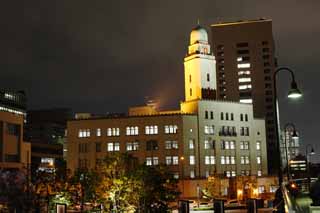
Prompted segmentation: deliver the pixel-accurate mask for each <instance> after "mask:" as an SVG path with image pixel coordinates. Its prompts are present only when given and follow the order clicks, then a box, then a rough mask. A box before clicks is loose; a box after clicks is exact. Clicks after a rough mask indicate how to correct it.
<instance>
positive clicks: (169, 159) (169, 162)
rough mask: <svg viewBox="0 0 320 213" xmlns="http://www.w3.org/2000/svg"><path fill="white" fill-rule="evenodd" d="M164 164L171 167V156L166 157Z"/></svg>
mask: <svg viewBox="0 0 320 213" xmlns="http://www.w3.org/2000/svg"><path fill="white" fill-rule="evenodd" d="M166 164H167V165H171V164H172V158H171V156H166Z"/></svg>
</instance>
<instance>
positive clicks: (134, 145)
mask: <svg viewBox="0 0 320 213" xmlns="http://www.w3.org/2000/svg"><path fill="white" fill-rule="evenodd" d="M138 149H139V142H137V141H136V142H132V143H131V142H129V143H127V151H136V150H138Z"/></svg>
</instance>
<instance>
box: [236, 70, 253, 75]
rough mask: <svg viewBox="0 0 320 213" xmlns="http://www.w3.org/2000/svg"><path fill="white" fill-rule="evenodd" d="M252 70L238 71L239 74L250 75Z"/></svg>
mask: <svg viewBox="0 0 320 213" xmlns="http://www.w3.org/2000/svg"><path fill="white" fill-rule="evenodd" d="M250 74H251V72H250V70H245V71H244V70H241V71H238V75H250Z"/></svg>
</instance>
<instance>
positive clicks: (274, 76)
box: [273, 67, 295, 82]
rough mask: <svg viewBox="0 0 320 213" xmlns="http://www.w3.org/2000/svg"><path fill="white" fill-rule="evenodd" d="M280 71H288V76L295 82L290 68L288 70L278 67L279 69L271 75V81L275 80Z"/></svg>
mask: <svg viewBox="0 0 320 213" xmlns="http://www.w3.org/2000/svg"><path fill="white" fill-rule="evenodd" d="M282 70H286V71H288V72H289V73H290V75H291V78H292V81H294V82H295V77H294V73H293V71H292V70H291V69H290V68H288V67H279V68H277V69H276V71H275V72H274V73H273V79H274V80H275V79H276V75H277V74H278V73H279V72H280V71H282Z"/></svg>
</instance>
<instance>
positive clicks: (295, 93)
mask: <svg viewBox="0 0 320 213" xmlns="http://www.w3.org/2000/svg"><path fill="white" fill-rule="evenodd" d="M301 96H302V93H301V91H300V90H299V89H298V86H297V83H296V82H295V81H292V82H291V88H290V91H289V93H288V98H291V99H297V98H300V97H301Z"/></svg>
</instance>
